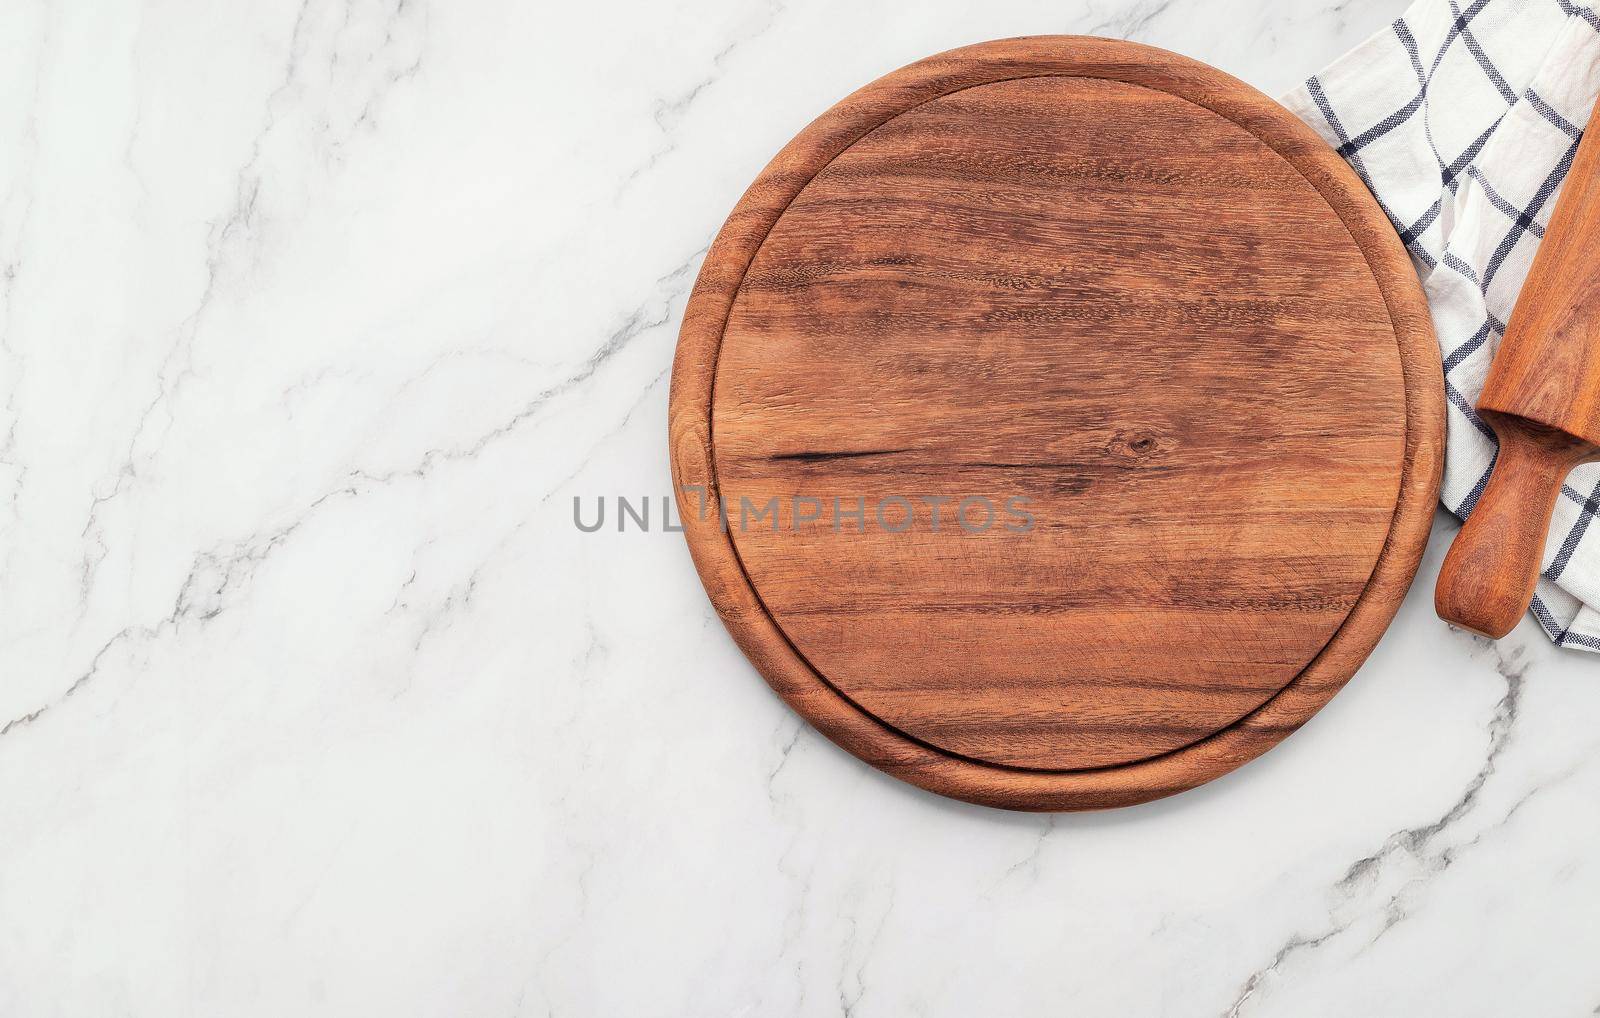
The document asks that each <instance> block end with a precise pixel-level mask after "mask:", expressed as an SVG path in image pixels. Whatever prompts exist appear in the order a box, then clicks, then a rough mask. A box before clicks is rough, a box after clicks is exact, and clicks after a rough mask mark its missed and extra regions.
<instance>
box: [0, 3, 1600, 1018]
mask: <svg viewBox="0 0 1600 1018" xmlns="http://www.w3.org/2000/svg"><path fill="white" fill-rule="evenodd" d="M1400 7H1401V5H1400V4H1399V3H1396V2H1393V0H1348V2H1343V3H1338V4H1328V3H1323V2H1307V3H1302V2H1280V3H1268V2H1263V0H1208V2H1205V3H1201V2H1199V0H1097V2H1090V3H1082V4H1070V3H1068V4H1045V3H1038V2H1000V3H989V4H965V3H956V2H951V0H932V2H929V3H923V4H916V5H899V4H895V5H891V4H861V3H845V2H838V0H823V2H820V3H815V4H798V3H793V2H790V3H787V4H780V3H769V4H762V3H755V4H751V3H744V2H734V0H692V2H688V0H684V2H666V3H658V4H645V3H624V4H614V5H582V4H568V5H557V6H550V5H526V4H513V3H501V2H497V0H486V2H478V3H471V4H440V3H435V2H430V0H349V2H327V3H324V2H321V0H304V2H299V0H295V2H277V0H268V2H261V3H251V4H233V5H206V4H198V3H179V4H138V3H131V2H130V3H111V4H97V5H92V6H91V5H86V4H72V3H60V2H56V3H45V2H38V0H17V2H15V3H11V4H7V5H4V6H3V8H0V37H3V38H5V39H7V40H8V42H9V43H10V45H9V46H8V47H7V52H8V55H9V56H8V59H7V60H6V61H4V62H0V78H3V81H0V392H3V397H0V406H3V410H0V492H4V493H5V500H4V503H3V505H0V801H3V802H4V803H5V807H4V810H3V813H0V1014H3V1015H28V1016H32V1015H41V1014H63V1015H80V1014H126V1015H152V1016H153V1015H170V1014H228V1015H237V1016H243V1015H257V1014H259V1015H281V1014H297V1015H318V1014H328V1015H349V1014H383V1015H386V1016H395V1018H398V1016H403V1015H452V1016H454V1015H464V1014H473V1015H505V1016H514V1015H541V1016H542V1015H564V1016H570V1015H603V1016H611V1015H692V1016H697V1018H698V1016H704V1015H724V1014H725V1015H760V1016H769V1015H837V1014H849V1015H856V1016H862V1018H867V1016H875V1015H908V1014H916V1015H927V1016H939V1015H952V1016H955V1015H961V1016H966V1015H974V1014H983V1015H1021V1014H1037V1013H1074V1014H1115V1015H1124V1016H1126V1015H1158V1014H1171V1015H1192V1014H1214V1015H1270V1014H1283V1015H1295V1016H1297V1018H1299V1016H1307V1015H1330V1016H1332V1015H1338V1016H1346V1015H1350V1014H1370V1015H1391V1014H1392V1015H1415V1014H1450V1015H1458V1016H1459V1015H1500V1014H1538V1015H1557V1014H1571V1015H1580V1014H1588V1013H1591V1012H1592V1011H1594V1010H1595V1009H1596V1008H1597V1006H1600V969H1597V968H1596V966H1595V965H1594V964H1593V959H1594V958H1595V957H1596V956H1597V953H1600V952H1597V949H1600V933H1596V932H1595V924H1594V922H1593V912H1594V909H1593V905H1594V903H1595V902H1596V900H1600V866H1597V864H1596V863H1595V861H1594V859H1595V852H1594V851H1593V846H1594V845H1595V844H1596V843H1597V842H1600V808H1597V807H1596V805H1595V804H1596V803H1597V802H1600V766H1597V765H1596V764H1595V762H1594V761H1595V759H1596V749H1597V744H1600V726H1597V725H1596V723H1595V722H1596V719H1600V673H1597V672H1596V668H1597V667H1600V665H1597V664H1596V660H1595V659H1594V658H1592V657H1586V656H1582V655H1574V654H1568V653H1563V652H1561V651H1559V650H1555V649H1553V648H1551V647H1549V646H1548V645H1547V644H1546V643H1545V641H1544V640H1543V638H1542V637H1541V636H1539V634H1538V633H1537V632H1535V631H1534V629H1533V627H1532V625H1531V624H1528V625H1525V626H1524V627H1523V628H1522V629H1520V630H1518V632H1517V633H1515V634H1514V635H1513V636H1512V637H1511V638H1509V639H1507V640H1505V641H1502V642H1501V644H1499V645H1498V646H1496V645H1491V644H1488V643H1486V642H1484V641H1480V640H1476V639H1473V638H1471V637H1468V636H1465V635H1463V634H1460V633H1455V632H1451V631H1449V630H1447V629H1446V628H1445V627H1443V626H1442V625H1440V624H1439V623H1438V622H1437V621H1436V620H1434V618H1433V616H1432V611H1431V604H1430V598H1431V588H1432V582H1433V577H1434V575H1435V574H1436V573H1437V570H1438V564H1439V559H1440V557H1441V556H1442V553H1443V548H1444V545H1445V543H1446V542H1447V540H1448V538H1449V535H1450V533H1451V532H1452V530H1453V527H1452V526H1451V525H1450V524H1448V523H1447V522H1445V521H1443V520H1441V521H1440V522H1439V523H1438V525H1437V526H1436V532H1435V535H1434V540H1433V544H1432V546H1431V548H1430V550H1429V554H1428V556H1427V559H1426V560H1425V562H1424V564H1423V567H1422V571H1421V573H1420V575H1419V579H1418V583H1417V585H1416V587H1415V589H1414V590H1413V592H1412V595H1411V597H1410V598H1409V599H1408V601H1407V602H1406V604H1405V606H1404V608H1403V609H1402V611H1401V613H1400V616H1399V617H1398V619H1397V620H1396V622H1395V625H1394V627H1393V629H1392V630H1391V632H1390V634H1389V635H1388V636H1387V637H1386V638H1385V640H1384V641H1383V643H1382V644H1381V645H1380V646H1379V648H1378V651H1377V652H1376V653H1375V655H1374V656H1373V658H1372V660H1371V661H1370V662H1369V664H1368V665H1367V667H1366V668H1365V669H1363V670H1362V672H1361V673H1360V674H1359V675H1358V676H1357V677H1356V679H1355V680H1354V681H1353V682H1352V684H1351V685H1350V686H1349V688H1347V689H1346V690H1345V691H1344V692H1343V693H1341V694H1340V695H1339V696H1338V697H1337V698H1335V699H1334V701H1333V702H1332V703H1331V704H1330V705H1329V706H1328V707H1327V708H1326V709H1325V710H1324V711H1323V712H1321V713H1320V714H1319V715H1318V716H1317V717H1316V718H1315V719H1313V721H1312V722H1311V723H1310V724H1309V725H1308V726H1307V727H1306V728H1305V729H1304V730H1303V731H1302V732H1301V733H1299V734H1297V735H1295V736H1294V737H1293V738H1291V739H1289V740H1288V741H1287V742H1286V743H1285V744H1284V745H1282V746H1281V747H1279V748H1278V749H1276V750H1274V751H1273V752H1271V753H1269V754H1267V755H1266V756H1265V757H1263V758H1262V759H1260V760H1258V761H1256V762H1254V763H1252V764H1250V765H1249V766H1247V767H1245V768H1244V769H1243V770H1241V771H1239V772H1237V773H1235V774H1232V775H1230V776H1228V777H1226V778H1224V779H1223V780H1220V781H1218V782H1216V783H1214V784H1212V785H1209V786H1206V787H1204V788H1201V789H1199V790H1196V791H1195V792H1192V793H1189V794H1186V795H1183V796H1180V797H1177V798H1174V799H1171V800H1167V801H1163V802H1159V803H1153V804H1150V805H1148V806H1144V807H1139V808H1135V809H1130V810H1124V811H1120V812H1115V813H1108V814H1098V815H1083V816H1061V817H1039V816H1024V815H1013V814H1007V813H1001V812H997V811H991V810H985V809H980V808H976V807H969V806H965V805H962V804H959V803H955V802H951V801H947V800H943V799H940V798H937V797H935V796H931V795H928V794H925V793H922V792H920V791H917V790H915V789H912V788H909V787H907V786H904V785H901V784H899V783H897V782H895V781H893V780H891V779H889V778H886V777H884V776H882V775H880V774H878V773H876V772H874V771H872V770H871V769H869V768H867V767H865V766H864V765H862V764H860V763H859V762H858V761H856V760H854V759H853V758H851V757H849V756H848V755H846V754H844V753H842V752H840V751H839V750H837V749H836V748H834V747H833V746H832V745H830V744H829V743H827V742H826V741H825V740H823V739H821V738H820V737H819V736H817V735H816V734H815V733H814V732H813V731H812V730H811V729H809V728H808V727H806V726H805V725H803V724H802V723H800V722H799V721H798V720H797V719H796V718H795V717H794V716H793V715H792V714H791V713H790V712H789V711H788V710H787V709H785V708H784V707H783V706H782V705H781V704H780V703H779V702H778V701H777V700H776V699H775V698H774V697H773V696H772V695H771V694H770V693H769V692H768V690H767V689H766V687H765V686H764V685H763V684H762V682H761V681H760V680H759V678H758V677H756V675H755V674H754V673H753V672H752V671H751V669H750V667H749V666H748V664H746V662H745V661H744V660H743V658H742V657H741V656H740V655H739V653H738V651H737V650H736V649H735V648H734V647H733V645H732V643H731V641H730V640H729V638H728V636H727V635H726V633H725V632H724V631H723V629H722V627H721V625H720V624H719V623H718V622H717V620H716V619H715V617H714V615H713V614H712V612H711V610H710V608H709V606H708V605H707V603H706V601H705V598H704V596H703V594H702V593H701V590H700V587H699V584H698V581H697V580H696V578H695V575H694V571H693V568H692V566H691V564H690V562H689V558H688V555H687V552H686V550H685V548H684V546H683V542H682V539H681V538H680V537H678V536H677V535H675V534H668V533H662V532H660V531H659V530H658V531H656V532H653V533H647V534H646V533H637V532H634V533H625V534H618V533H616V532H615V531H612V530H604V531H601V532H598V533H594V534H583V533H580V532H579V531H578V530H577V528H576V527H575V526H574V525H573V522H572V517H571V512H572V509H571V500H572V498H573V497H574V496H575V495H577V496H583V497H587V498H593V497H596V496H599V495H602V494H603V495H607V496H614V495H616V494H619V493H621V494H628V495H652V496H654V495H659V494H663V493H666V492H668V491H669V490H670V480H669V477H668V472H667V465H666V456H665V440H664V426H665V414H666V389H667V382H668V367H669V364H670V360H671V355H672V347H673V342H674V337H675V331H676V326H677V322H678V320H679V317H680V315H681V313H682V309H683V304H684V301H685V299H686V297H687V293H688V290H689V287H690V286H691V285H692V282H693V278H694V273H695V271H696V270H697V269H698V266H699V263H700V260H701V258H702V257H703V256H704V253H705V250H706V247H707V245H708V243H709V242H710V240H711V238H712V236H713V234H714V232H715V230H716V228H717V227H718V225H719V224H720V223H721V221H722V218H723V217H724V216H725V215H726V214H727V212H728V210H729V209H730V208H731V207H732V205H733V203H734V201H735V200H736V199H737V197H738V195H739V193H740V192H741V191H742V190H743V188H744V187H745V185H746V184H747V183H748V182H749V181H750V179H751V178H752V177H753V176H754V175H755V173H756V172H757V171H758V170H759V169H760V167H761V165H762V164H763V163H764V162H765V161H766V160H767V158H769V157H770V155H771V154H772V153H773V152H775V151H776V150H777V149H778V148H779V147H780V146H781V145H782V144H783V143H784V142H785V141H786V140H787V139H788V138H789V137H790V136H791V135H792V134H793V133H794V132H795V131H796V130H798V129H799V128H800V127H801V126H803V125H804V124H805V123H806V122H807V121H809V120H810V118H811V117H813V116H814V115H815V114H816V113H818V112H820V111H821V110H822V109H824V108H826V107H827V106H828V105H829V104H831V103H832V102H833V101H835V100H836V99H837V98H839V97H841V96H842V95H844V94H846V93H847V92H849V91H850V90H852V89H853V88H855V87H857V86H858V85H860V84H862V83H864V82H866V81H868V80H870V79H872V78H873V77H876V76H877V75H879V74H881V73H883V72H885V71H887V70H889V69H892V68H894V67H896V66H899V65H901V64H904V63H906V62H909V61H910V60H913V59H915V58H917V57H920V56H923V55H926V54H928V53H932V52H936V51H938V50H941V49H945V48H948V47H951V46H955V45H960V44H964V43H968V42H974V41H978V40H981V39H986V38H994V37H1000V36H1008V35H1019V34H1032V33H1041V32H1073V31H1093V32H1098V33H1102V34H1109V35H1118V36H1125V37H1130V38H1135V39H1139V40H1141V41H1146V42H1151V43H1155V44H1158V45H1163V46H1167V47H1170V48H1173V49H1177V50H1180V51H1182V52H1185V53H1188V54H1190V55H1192V56H1196V57H1199V58H1201V59H1205V60H1208V61H1210V62H1212V63H1215V64H1217V65H1218V66H1220V67H1222V68H1224V69H1225V70H1228V71H1230V72H1232V73H1234V74H1236V75H1238V76H1240V77H1242V78H1244V79H1246V80H1248V81H1250V82H1252V83H1253V84H1255V85H1257V86H1259V87H1261V88H1263V89H1264V90H1266V91H1267V92H1269V93H1278V92H1281V91H1283V90H1285V89H1287V88H1289V87H1290V86H1292V85H1293V84H1294V83H1296V82H1297V81H1298V80H1299V79H1301V78H1302V77H1304V76H1305V75H1307V74H1309V73H1311V72H1312V71H1314V70H1316V69H1317V68H1319V67H1320V66H1321V65H1322V64H1324V63H1326V62H1327V61H1328V60H1331V59H1332V58H1333V57H1335V56H1337V55H1338V54H1340V53H1342V52H1343V51H1345V50H1346V49H1348V48H1349V47H1351V46H1353V45H1354V44H1355V43H1356V42H1358V41H1359V40H1360V39H1361V38H1362V37H1364V36H1365V35H1367V34H1368V33H1370V32H1372V31H1376V30H1378V29H1380V28H1382V27H1383V25H1384V24H1385V23H1386V22H1387V21H1388V20H1389V19H1391V18H1393V17H1394V16H1396V15H1397V14H1398V13H1399V12H1400Z"/></svg>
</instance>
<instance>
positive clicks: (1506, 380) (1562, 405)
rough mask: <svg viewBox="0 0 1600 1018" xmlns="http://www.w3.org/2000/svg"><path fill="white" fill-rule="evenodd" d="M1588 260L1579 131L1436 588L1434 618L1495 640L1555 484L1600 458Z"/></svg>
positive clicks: (1529, 561)
mask: <svg viewBox="0 0 1600 1018" xmlns="http://www.w3.org/2000/svg"><path fill="white" fill-rule="evenodd" d="M1596 112H1597V113H1600V102H1597V103H1596ZM1594 116H1595V114H1594V113H1591V115H1590V123H1594V122H1595V121H1594ZM1597 249H1600V131H1586V132H1585V133H1584V137H1583V140H1582V142H1581V143H1580V144H1579V145H1578V151H1577V154H1576V156H1574V158H1573V162H1572V169H1570V170H1569V171H1568V172H1567V177H1566V181H1565V182H1564V183H1563V185H1562V189H1561V196H1560V198H1559V199H1558V200H1557V202H1556V207H1555V211H1554V212H1553V213H1552V214H1551V216H1550V225H1549V227H1548V228H1547V229H1546V230H1545V233H1544V237H1543V239H1542V240H1541V242H1540V244H1539V251H1538V253H1537V254H1536V255H1534V259H1533V267H1532V268H1530V269H1529V270H1528V278H1527V280H1526V281H1525V282H1524V283H1523V285H1522V291H1521V293H1520V294H1519V295H1518V296H1517V306H1516V308H1515V309H1514V310H1513V312H1512V315H1511V321H1510V322H1508V323H1507V325H1506V335H1505V338H1504V339H1503V340H1501V342H1500V348H1499V349H1498V350H1497V351H1496V352H1495V355H1494V361H1493V362H1492V363H1491V364H1490V367H1489V377H1488V378H1487V379H1485V380H1484V384H1483V391H1482V392H1481V393H1480V394H1479V396H1478V413H1479V415H1480V416H1482V418H1483V419H1484V421H1485V422H1486V423H1487V424H1488V425H1489V426H1490V427H1491V428H1493V429H1494V432H1495V437H1496V438H1497V439H1498V440H1499V443H1500V451H1499V454H1498V455H1497V457H1496V459H1495V465H1494V472H1493V474H1491V475H1490V478H1489V483H1488V485H1487V486H1485V488H1484V490H1483V494H1482V495H1480V496H1479V497H1478V501H1477V503H1476V505H1475V506H1474V507H1473V510H1472V515H1471V516H1470V517H1469V518H1468V520H1467V522H1466V524H1465V525H1464V526H1463V527H1462V528H1461V532H1460V533H1458V534H1457V535H1456V539H1455V541H1454V542H1452V544H1451V545H1450V551H1449V553H1448V554H1446V556H1445V561H1444V565H1443V566H1442V567H1441V568H1440V570H1439V580H1438V582H1437V584H1436V585H1435V586H1434V608H1435V610H1436V611H1437V612H1438V613H1439V617H1440V618H1442V619H1444V620H1445V621H1446V622H1450V623H1452V624H1454V625H1458V626H1461V627H1462V628H1465V629H1470V630H1472V631H1473V632H1475V633H1480V634H1482V635H1484V636H1489V637H1493V638H1494V639H1499V638H1500V637H1502V636H1505V635H1506V634H1507V633H1509V632H1511V630H1512V629H1513V628H1515V627H1516V624H1517V622H1518V621H1519V620H1520V619H1521V618H1522V616H1523V615H1525V614H1527V611H1528V604H1529V603H1530V602H1531V601H1532V600H1533V590H1534V586H1535V584H1536V583H1537V582H1538V579H1539V567H1540V562H1541V559H1542V557H1543V555H1544V542H1545V536H1546V535H1547V534H1548V533H1549V530H1550V515H1551V513H1552V512H1553V511H1554V510H1555V504H1556V497H1557V495H1558V493H1559V492H1560V490H1561V482H1562V481H1563V480H1565V479H1566V476H1567V474H1568V473H1570V472H1571V471H1572V468H1573V467H1575V466H1577V465H1578V464H1580V463H1585V462H1590V461H1593V460H1596V459H1600V258H1597V257H1596V251H1597Z"/></svg>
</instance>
